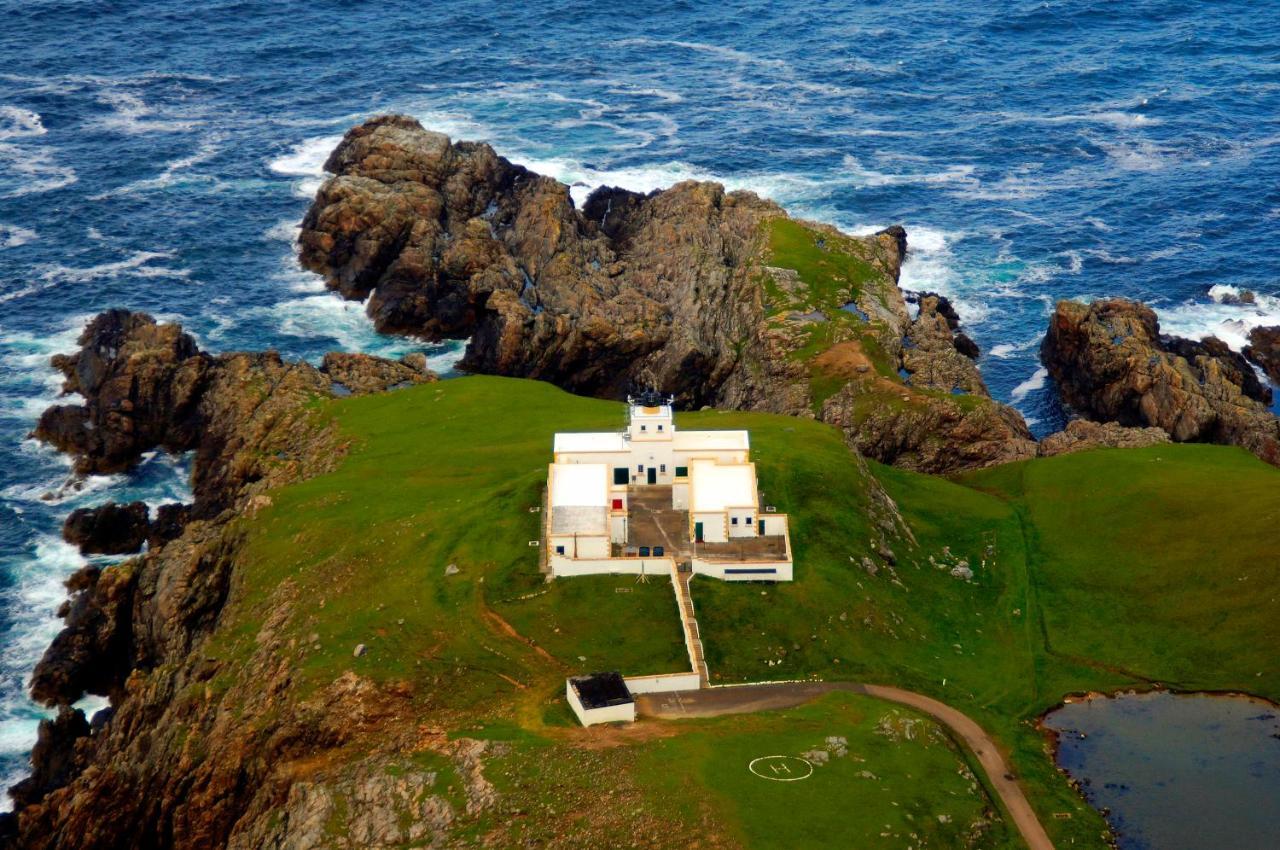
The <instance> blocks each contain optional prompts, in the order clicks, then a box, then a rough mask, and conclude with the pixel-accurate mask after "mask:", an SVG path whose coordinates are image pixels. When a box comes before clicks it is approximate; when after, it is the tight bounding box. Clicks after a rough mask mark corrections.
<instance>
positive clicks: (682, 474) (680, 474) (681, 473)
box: [676, 466, 689, 478]
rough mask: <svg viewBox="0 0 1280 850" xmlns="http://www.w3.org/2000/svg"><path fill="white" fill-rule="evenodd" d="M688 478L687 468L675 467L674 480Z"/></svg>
mask: <svg viewBox="0 0 1280 850" xmlns="http://www.w3.org/2000/svg"><path fill="white" fill-rule="evenodd" d="M688 477H689V467H687V466H677V467H676V478H688Z"/></svg>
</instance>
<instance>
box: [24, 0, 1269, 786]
mask: <svg viewBox="0 0 1280 850" xmlns="http://www.w3.org/2000/svg"><path fill="white" fill-rule="evenodd" d="M0 13H2V15H3V21H4V25H3V27H0V60H2V61H0V648H2V649H3V652H2V654H0V782H3V784H5V785H7V784H9V782H10V781H12V780H13V779H15V778H16V777H17V776H18V775H19V774H21V773H22V771H23V769H24V767H25V764H26V757H27V752H28V750H29V748H30V746H31V743H32V742H33V740H34V735H35V727H36V723H37V721H38V718H39V717H40V716H41V715H40V711H39V710H37V708H36V707H34V706H33V705H31V704H30V703H29V701H28V700H27V699H26V697H25V687H24V682H25V679H26V678H27V677H28V675H29V673H30V670H31V667H32V665H33V664H34V663H35V661H36V659H37V658H38V657H39V655H40V653H41V652H42V650H43V648H44V646H45V644H46V643H47V642H48V640H49V639H50V638H51V637H52V635H53V634H54V633H55V632H56V630H57V628H58V621H57V620H56V619H55V618H54V616H53V612H54V610H55V609H56V607H57V605H58V603H59V602H60V601H61V599H62V598H63V596H64V591H63V588H62V586H61V581H62V580H63V579H64V578H65V577H66V575H67V574H68V573H70V572H71V571H72V570H73V569H75V568H76V567H77V566H79V565H80V564H82V563H83V559H81V558H80V556H79V555H78V554H77V553H76V552H75V551H74V550H73V549H71V548H70V547H68V546H67V545H65V544H64V543H62V542H61V541H60V539H59V536H58V529H59V525H60V523H61V520H62V517H63V516H64V515H65V514H66V513H67V512H68V511H70V510H71V509H73V508H74V507H78V506H82V505H92V504H95V503H98V502H100V501H103V500H106V499H128V498H143V499H146V500H147V501H148V502H150V503H152V504H159V503H161V502H164V501H167V500H172V499H174V498H181V497H182V495H183V494H184V492H186V483H185V480H186V474H187V472H188V465H187V464H188V461H187V460H186V459H184V458H168V457H164V456H156V457H154V458H151V459H150V460H148V461H147V462H146V463H145V464H144V465H143V466H142V468H141V469H140V470H139V471H138V472H137V473H136V474H134V475H132V476H129V477H125V476H115V477H109V478H108V477H104V478H98V479H92V480H89V481H85V482H68V480H67V477H68V468H69V465H68V463H67V461H66V460H65V459H62V458H59V457H57V456H56V455H55V454H53V453H52V452H50V451H48V450H46V449H44V448H41V447H40V446H38V445H36V444H34V443H33V442H31V441H27V440H25V435H26V434H27V433H28V431H29V430H30V429H31V427H32V425H33V423H34V421H35V419H36V418H37V416H38V415H39V413H40V411H41V410H42V409H43V408H44V407H45V406H47V405H48V404H50V403H51V402H53V400H54V399H55V397H56V396H57V393H58V387H59V382H58V379H57V377H56V376H55V374H54V373H53V371H52V370H51V369H50V368H49V367H48V365H47V364H48V358H49V356H50V355H51V354H53V353H55V352H58V351H66V350H70V349H72V348H73V347H74V341H75V337H76V335H77V333H78V332H79V330H80V328H81V327H82V326H83V324H84V322H85V320H86V319H87V318H88V317H89V316H90V315H92V314H93V313H94V312H96V311H98V310H100V309H102V308H105V307H113V306H124V307H131V308H135V309H144V310H149V311H152V312H153V313H155V314H157V315H158V316H161V317H164V318H171V319H177V320H181V321H182V322H183V323H184V324H185V325H186V326H187V327H188V328H189V329H190V330H191V331H192V332H193V333H194V334H195V335H196V336H197V338H198V339H199V341H200V343H201V344H202V345H203V346H205V347H206V348H208V349H211V350H214V351H222V350H231V349H237V348H250V349H260V348H264V347H269V346H270V347H276V348H278V349H279V350H281V351H282V352H284V353H285V354H286V355H289V356H296V357H308V358H316V357H318V356H319V355H320V354H322V353H323V352H324V351H326V350H330V349H339V348H340V349H347V350H362V351H372V352H381V353H402V352H404V351H407V350H411V349H421V350H426V351H428V353H429V354H430V355H431V356H432V357H433V362H435V363H436V365H437V366H438V367H442V368H447V367H448V365H449V364H450V363H451V362H452V360H453V359H455V358H456V354H457V351H456V346H427V345H424V344H420V343H416V342H414V341H411V340H403V339H389V338H385V337H381V336H379V335H377V334H376V333H374V332H373V331H372V330H371V328H370V326H369V323H368V322H367V321H366V320H365V318H364V316H363V313H362V310H361V307H360V305H358V304H344V303H342V302H340V301H338V300H336V299H335V298H333V297H331V296H330V295H328V294H326V293H325V292H324V290H323V288H322V286H321V285H320V283H319V280H318V279H317V278H315V277H314V276H312V275H309V274H307V273H304V272H302V271H300V270H299V269H298V267H297V265H296V263H295V261H294V259H293V245H292V240H293V239H294V236H295V232H296V230H295V227H296V225H297V223H298V222H299V220H300V219H301V217H302V215H303V212H304V211H305V209H306V206H307V203H308V198H309V196H310V195H311V194H312V192H313V191H314V190H315V188H316V187H317V185H318V184H319V182H320V180H321V171H320V166H321V164H322V163H323V161H324V158H325V155H326V154H327V152H328V151H329V150H330V149H331V147H332V146H333V144H334V143H335V142H336V141H337V139H338V137H339V135H340V134H341V133H342V132H343V130H345V129H346V128H347V127H348V126H350V125H351V124H353V123H355V122H358V121H360V120H361V119H363V118H366V117H368V116H371V115H374V114H376V113H379V112H383V111H388V110H396V111H403V112H408V113H411V114H413V115H415V116H417V117H418V118H420V119H421V120H422V122H423V123H424V124H425V125H427V126H428V127H432V128H435V129H439V130H442V131H444V132H447V133H449V134H450V135H452V136H454V137H455V138H457V137H461V138H467V139H484V140H488V141H490V142H492V143H493V144H494V146H495V147H496V148H497V149H498V151H499V152H500V153H502V154H505V155H506V156H508V157H510V158H512V159H515V160H517V161H520V162H523V163H525V164H527V165H529V166H530V167H532V168H535V169H537V170H540V171H543V172H544V173H549V174H553V175H555V176H557V177H560V178H562V179H564V180H566V181H569V182H571V183H573V184H574V185H575V187H576V188H575V190H574V194H575V196H576V197H578V198H579V199H581V198H583V197H585V195H586V193H587V192H588V191H589V190H590V188H592V187H594V186H596V185H598V184H601V183H609V184H614V185H622V186H627V187H630V188H634V189H652V188H657V187H661V186H666V185H669V184H671V183H673V182H675V181H677V180H681V179H685V178H705V179H716V180H720V181H722V182H724V183H725V184H727V185H729V186H731V187H734V188H747V189H752V190H754V191H756V192H759V193H760V194H763V195H767V196H769V197H771V198H774V199H775V200H777V201H779V202H781V203H782V204H783V205H785V206H786V207H787V208H788V209H789V210H791V211H792V212H793V213H796V214H799V215H802V216H806V217H810V218H815V219H820V220H824V221H828V222H831V223H833V224H836V225H839V226H841V227H844V228H848V229H850V230H854V231H868V230H872V229H877V228H880V227H883V226H886V225H888V224H892V223H895V222H899V223H902V224H904V225H905V226H906V227H907V229H908V231H909V234H910V246H911V247H910V254H909V257H908V262H907V265H906V268H905V269H904V272H903V278H904V280H903V285H904V286H906V287H909V288H927V289H932V290H936V291H940V292H943V293H946V294H948V295H950V296H951V297H953V298H954V299H955V300H956V302H957V304H958V306H959V309H960V313H961V316H962V317H963V319H964V321H965V322H966V323H967V325H968V331H969V333H970V334H971V335H972V336H973V337H974V338H975V339H976V340H977V341H978V343H979V344H980V345H981V346H982V348H983V351H984V356H983V359H982V365H983V369H984V373H985V375H986V377H987V381H988V383H989V384H990V386H991V388H992V392H993V393H994V394H995V395H996V396H997V397H998V398H1000V399H1003V400H1006V401H1010V402H1012V403H1014V404H1016V405H1017V406H1018V407H1019V408H1021V409H1022V410H1023V411H1024V412H1025V414H1026V415H1027V417H1028V419H1029V421H1032V423H1033V427H1034V428H1035V429H1037V430H1038V431H1040V432H1041V433H1043V432H1045V431H1049V430H1053V429H1054V428H1055V427H1057V426H1058V425H1059V424H1060V422H1061V413H1060V411H1059V410H1058V407H1057V405H1056V404H1055V403H1054V401H1053V392H1052V387H1050V386H1046V383H1045V374H1044V372H1043V371H1042V370H1040V369H1039V364H1038V362H1037V359H1036V347H1037V344H1038V341H1039V339H1040V336H1041V334H1042V333H1043V330H1044V327H1045V319H1046V316H1047V315H1048V312H1049V310H1050V309H1051V305H1052V303H1053V301H1054V300H1055V299H1057V298H1062V297H1078V296H1084V297H1090V296H1102V295H1113V294H1119V295H1128V296H1131V297H1136V298H1141V299H1144V300H1147V301H1149V302H1151V303H1152V304H1153V305H1154V306H1156V307H1157V309H1158V310H1159V313H1160V316H1161V319H1162V321H1163V323H1164V326H1165V327H1166V328H1167V329H1169V330H1172V331H1175V332H1178V333H1182V334H1189V335H1202V334H1207V333H1216V334H1218V335H1220V336H1222V337H1223V338H1224V339H1226V340H1228V341H1229V342H1230V343H1231V344H1233V345H1236V346H1239V345H1240V344H1242V342H1243V335H1244V333H1245V332H1247V328H1248V327H1249V326H1251V325H1255V324H1280V251H1277V250H1276V242H1277V239H1276V237H1277V235H1278V233H1280V24H1278V23H1277V22H1278V20H1280V14H1277V13H1280V8H1278V7H1277V6H1276V5H1275V4H1271V3H1261V2H1260V3H1225V2H1200V3H1190V2H1150V1H1149V0H1146V1H1144V0H1136V2H1135V0H1129V1H1128V2H1100V0H1077V1H1076V2H1034V3H1032V2H1012V3H1003V4H993V3H979V2H973V0H952V2H921V0H894V2H858V3H854V2H846V3H831V2H813V1H812V0H806V2H798V0H782V2H772V3H766V2H716V3H688V2H666V3H651V2H644V0H631V2H626V3H607V2H605V3H592V4H586V3H565V2H555V3H547V2H536V1H535V0H525V2H520V3H480V2H469V0H454V2H448V3H417V4H412V5H411V6H407V7H401V6H399V5H394V6H393V5H392V4H374V3H356V2H326V0H308V2H305V3H304V2H293V0H281V1H280V2H274V3H248V2H226V0H207V2H202V3H179V2H172V0H166V2H134V3H97V2H70V1H69V0H68V2H42V1H41V0H24V1H23V2H14V0H3V2H0ZM1232 288H1235V289H1250V290H1253V291H1255V292H1257V293H1258V294H1259V298H1258V303H1257V306H1254V307H1238V306H1230V305H1228V304H1222V303H1219V302H1220V301H1221V299H1222V298H1223V296H1224V294H1227V293H1230V292H1232V291H1233V289H1232ZM5 802H6V804H7V800H6V801H5Z"/></svg>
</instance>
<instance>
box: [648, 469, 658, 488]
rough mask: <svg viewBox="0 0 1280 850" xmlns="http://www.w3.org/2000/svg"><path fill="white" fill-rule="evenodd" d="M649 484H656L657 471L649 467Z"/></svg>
mask: <svg viewBox="0 0 1280 850" xmlns="http://www.w3.org/2000/svg"><path fill="white" fill-rule="evenodd" d="M649 483H650V484H657V483H658V470H656V469H654V468H653V467H652V466H651V467H649Z"/></svg>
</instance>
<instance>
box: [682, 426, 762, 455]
mask: <svg viewBox="0 0 1280 850" xmlns="http://www.w3.org/2000/svg"><path fill="white" fill-rule="evenodd" d="M672 447H673V448H674V449H675V450H676V451H678V452H696V451H716V450H722V451H723V450H729V451H735V450H741V451H748V450H750V448H751V437H750V436H749V435H748V433H747V432H746V431H676V433H675V439H674V440H673V442H672Z"/></svg>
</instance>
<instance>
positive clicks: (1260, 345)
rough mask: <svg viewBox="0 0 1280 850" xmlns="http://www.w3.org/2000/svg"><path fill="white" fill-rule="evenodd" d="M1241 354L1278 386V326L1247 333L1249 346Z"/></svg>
mask: <svg viewBox="0 0 1280 850" xmlns="http://www.w3.org/2000/svg"><path fill="white" fill-rule="evenodd" d="M1243 353H1244V356H1245V357H1246V358H1248V359H1249V360H1250V361H1252V362H1254V363H1257V364H1258V365H1259V366H1261V367H1262V370H1263V371H1264V372H1266V373H1267V375H1268V377H1270V378H1271V380H1272V381H1273V382H1275V383H1277V384H1280V326H1276V327H1269V328H1254V329H1253V330H1251V331H1249V344H1248V345H1246V346H1245V347H1244V352H1243Z"/></svg>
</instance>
